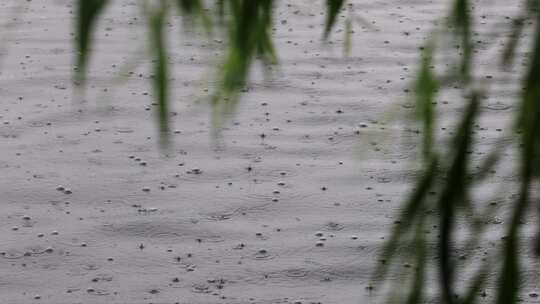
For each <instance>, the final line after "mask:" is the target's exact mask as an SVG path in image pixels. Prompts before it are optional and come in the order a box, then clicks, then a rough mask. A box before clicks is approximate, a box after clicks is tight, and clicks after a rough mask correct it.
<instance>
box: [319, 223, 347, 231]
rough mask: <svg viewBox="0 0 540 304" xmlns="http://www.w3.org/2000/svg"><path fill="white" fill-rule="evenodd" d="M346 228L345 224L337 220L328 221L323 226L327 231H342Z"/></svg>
mask: <svg viewBox="0 0 540 304" xmlns="http://www.w3.org/2000/svg"><path fill="white" fill-rule="evenodd" d="M344 228H345V225H343V224H340V223H337V222H328V223H326V224H325V225H324V226H323V230H326V231H341V230H343V229H344Z"/></svg>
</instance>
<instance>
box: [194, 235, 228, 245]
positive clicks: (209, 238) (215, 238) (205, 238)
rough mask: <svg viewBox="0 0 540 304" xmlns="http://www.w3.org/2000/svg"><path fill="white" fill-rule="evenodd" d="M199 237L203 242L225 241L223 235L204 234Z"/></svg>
mask: <svg viewBox="0 0 540 304" xmlns="http://www.w3.org/2000/svg"><path fill="white" fill-rule="evenodd" d="M197 239H199V240H201V242H203V243H221V242H224V241H225V238H224V237H223V236H221V235H202V236H197Z"/></svg>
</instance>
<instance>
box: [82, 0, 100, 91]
mask: <svg viewBox="0 0 540 304" xmlns="http://www.w3.org/2000/svg"><path fill="white" fill-rule="evenodd" d="M107 3H108V0H78V1H77V4H76V5H77V14H76V22H77V35H76V44H75V45H76V46H77V59H76V65H77V71H76V74H75V77H76V80H77V83H79V84H81V85H84V82H85V79H86V66H87V65H88V58H89V56H90V48H91V46H92V41H93V39H92V35H93V33H94V28H95V25H96V23H97V19H98V17H99V16H100V14H101V13H102V12H103V9H104V8H105V6H106V5H107Z"/></svg>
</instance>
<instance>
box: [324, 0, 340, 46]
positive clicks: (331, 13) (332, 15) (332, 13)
mask: <svg viewBox="0 0 540 304" xmlns="http://www.w3.org/2000/svg"><path fill="white" fill-rule="evenodd" d="M344 4H345V0H326V22H325V25H324V32H323V40H326V39H328V37H329V36H330V30H332V27H333V26H334V24H335V23H336V19H337V16H338V14H339V11H340V10H341V8H342V7H343V5H344Z"/></svg>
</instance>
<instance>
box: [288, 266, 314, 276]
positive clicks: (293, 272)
mask: <svg viewBox="0 0 540 304" xmlns="http://www.w3.org/2000/svg"><path fill="white" fill-rule="evenodd" d="M308 274H309V270H307V269H304V268H293V269H287V270H285V276H287V277H289V278H305V277H307V276H308Z"/></svg>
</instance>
